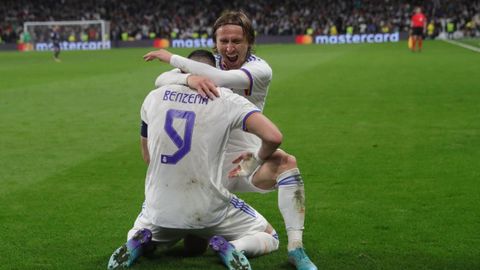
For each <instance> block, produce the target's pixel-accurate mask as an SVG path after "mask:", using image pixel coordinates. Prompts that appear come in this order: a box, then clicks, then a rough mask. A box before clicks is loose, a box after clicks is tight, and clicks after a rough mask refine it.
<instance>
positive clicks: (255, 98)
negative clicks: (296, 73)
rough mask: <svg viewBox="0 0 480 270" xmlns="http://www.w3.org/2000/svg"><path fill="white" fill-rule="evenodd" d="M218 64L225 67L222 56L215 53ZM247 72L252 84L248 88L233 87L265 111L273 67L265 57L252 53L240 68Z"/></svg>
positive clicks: (220, 67)
mask: <svg viewBox="0 0 480 270" xmlns="http://www.w3.org/2000/svg"><path fill="white" fill-rule="evenodd" d="M215 59H216V65H217V68H219V69H222V70H223V69H224V67H223V66H222V64H221V63H222V57H221V56H220V55H219V54H217V55H215ZM240 70H242V71H243V72H245V74H247V76H248V78H249V80H250V86H249V88H247V89H232V90H233V91H234V92H236V93H239V94H241V95H242V96H244V97H246V98H247V99H248V100H249V101H250V102H252V103H253V104H255V106H257V107H258V108H259V109H260V110H262V111H263V107H264V106H265V99H266V97H267V94H268V87H269V86H270V82H271V81H272V68H271V67H270V66H269V65H268V63H267V62H265V61H264V60H263V59H261V58H260V57H258V56H256V55H253V54H252V55H250V56H249V57H248V58H247V61H245V63H244V64H243V65H242V67H241V68H240Z"/></svg>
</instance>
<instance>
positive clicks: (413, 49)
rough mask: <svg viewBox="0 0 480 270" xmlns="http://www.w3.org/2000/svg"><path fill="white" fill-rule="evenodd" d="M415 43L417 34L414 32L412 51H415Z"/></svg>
mask: <svg viewBox="0 0 480 270" xmlns="http://www.w3.org/2000/svg"><path fill="white" fill-rule="evenodd" d="M416 44H417V35H416V34H415V33H414V34H413V36H412V52H414V51H415V46H416Z"/></svg>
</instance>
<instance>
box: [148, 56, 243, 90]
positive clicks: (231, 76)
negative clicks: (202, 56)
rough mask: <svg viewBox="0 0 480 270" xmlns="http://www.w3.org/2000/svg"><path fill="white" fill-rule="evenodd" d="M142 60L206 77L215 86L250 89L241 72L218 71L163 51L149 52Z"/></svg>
mask: <svg viewBox="0 0 480 270" xmlns="http://www.w3.org/2000/svg"><path fill="white" fill-rule="evenodd" d="M143 59H145V61H147V62H148V61H152V60H155V59H158V60H160V61H162V62H165V63H168V64H170V65H172V66H174V67H176V68H179V69H181V70H182V71H184V72H187V73H191V74H195V75H200V76H204V77H207V78H209V79H211V80H212V81H213V82H214V83H215V85H217V86H221V87H227V88H233V89H247V88H249V87H250V79H249V78H248V75H247V74H246V73H245V72H243V71H241V70H238V69H237V70H219V69H217V68H215V67H212V66H210V65H208V64H204V63H200V62H197V61H194V60H191V59H188V58H185V57H182V56H179V55H174V54H172V53H170V52H169V51H167V50H165V49H160V50H157V51H152V52H149V53H147V54H145V55H144V56H143Z"/></svg>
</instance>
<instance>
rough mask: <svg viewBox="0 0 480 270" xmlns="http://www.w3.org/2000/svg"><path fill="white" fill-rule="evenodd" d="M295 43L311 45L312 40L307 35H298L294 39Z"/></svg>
mask: <svg viewBox="0 0 480 270" xmlns="http://www.w3.org/2000/svg"><path fill="white" fill-rule="evenodd" d="M295 43H297V44H312V43H313V38H312V36H309V35H299V36H296V37H295Z"/></svg>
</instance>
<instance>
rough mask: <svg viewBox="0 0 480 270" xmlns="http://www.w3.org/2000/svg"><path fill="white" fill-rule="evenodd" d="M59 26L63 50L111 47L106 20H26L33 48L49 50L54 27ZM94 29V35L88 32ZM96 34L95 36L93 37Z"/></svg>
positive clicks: (26, 27)
mask: <svg viewBox="0 0 480 270" xmlns="http://www.w3.org/2000/svg"><path fill="white" fill-rule="evenodd" d="M54 27H58V28H59V29H60V32H61V33H60V35H61V36H62V37H63V38H62V41H60V48H61V49H62V50H102V49H103V50H104V49H110V48H111V44H110V36H109V31H110V23H109V22H108V21H105V20H84V21H47V22H45V21H43V22H39V21H36V22H25V23H24V24H23V29H24V31H25V32H28V33H29V34H30V36H31V42H32V43H33V48H34V49H35V50H37V51H49V50H51V49H52V47H53V44H52V43H51V41H50V33H51V31H52V28H54ZM89 30H91V31H92V33H93V34H92V35H89V33H87V32H88V31H89ZM93 36H94V37H93Z"/></svg>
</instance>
